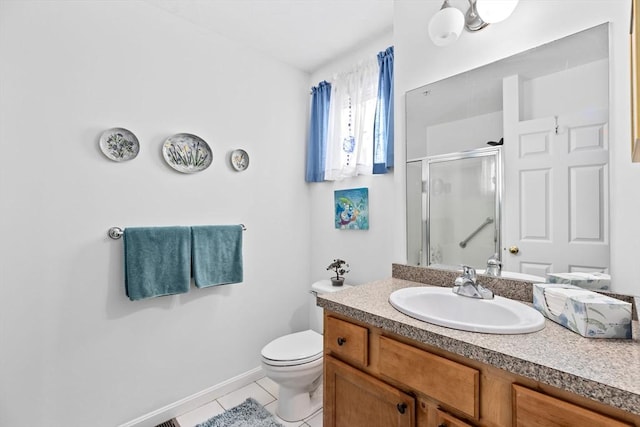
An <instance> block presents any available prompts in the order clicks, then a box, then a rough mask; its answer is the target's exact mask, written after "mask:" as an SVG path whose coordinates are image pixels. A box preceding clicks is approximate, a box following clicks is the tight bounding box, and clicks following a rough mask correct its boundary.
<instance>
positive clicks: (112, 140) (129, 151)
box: [100, 128, 140, 162]
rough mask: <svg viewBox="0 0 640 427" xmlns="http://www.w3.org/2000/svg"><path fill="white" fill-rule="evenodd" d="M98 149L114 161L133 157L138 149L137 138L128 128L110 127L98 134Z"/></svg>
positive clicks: (122, 160)
mask: <svg viewBox="0 0 640 427" xmlns="http://www.w3.org/2000/svg"><path fill="white" fill-rule="evenodd" d="M100 150H102V153H103V154H104V155H105V156H107V158H108V159H111V160H113V161H114V162H124V161H127V160H131V159H135V157H136V156H137V155H138V152H139V151H140V143H139V142H138V138H136V136H135V135H134V134H133V132H131V131H130V130H127V129H124V128H111V129H107V130H105V131H104V132H102V135H100Z"/></svg>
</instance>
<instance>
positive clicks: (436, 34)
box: [429, 0, 519, 46]
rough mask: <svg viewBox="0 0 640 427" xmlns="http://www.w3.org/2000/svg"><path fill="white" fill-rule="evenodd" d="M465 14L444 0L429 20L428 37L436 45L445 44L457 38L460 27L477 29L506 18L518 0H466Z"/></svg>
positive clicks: (447, 0) (470, 29)
mask: <svg viewBox="0 0 640 427" xmlns="http://www.w3.org/2000/svg"><path fill="white" fill-rule="evenodd" d="M468 1H469V9H467V12H466V14H465V15H463V14H462V12H461V11H460V10H458V9H456V8H454V7H451V5H450V4H449V0H444V3H442V8H440V10H439V11H438V13H436V14H435V15H433V17H432V18H431V20H430V21H429V37H430V38H431V41H433V43H434V44H435V45H436V46H446V45H448V44H451V43H453V42H454V41H456V40H457V39H458V37H459V36H460V33H461V32H462V28H463V27H464V28H465V29H466V30H467V31H471V32H474V31H479V30H481V29H483V28H485V27H486V26H487V25H489V24H495V23H497V22H500V21H504V20H505V19H507V18H508V17H509V16H510V15H511V14H512V13H513V11H514V9H515V8H516V6H517V5H518V1H519V0H468Z"/></svg>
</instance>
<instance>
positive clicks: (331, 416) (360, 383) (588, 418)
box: [318, 266, 640, 427]
mask: <svg viewBox="0 0 640 427" xmlns="http://www.w3.org/2000/svg"><path fill="white" fill-rule="evenodd" d="M394 270H395V266H394ZM422 270H425V269H422ZM394 275H395V274H394ZM434 282H437V280H434ZM420 285H421V284H420V283H416V282H415V281H410V280H403V279H399V278H390V279H385V280H380V281H376V282H372V283H369V284H366V285H362V286H356V287H354V288H352V289H348V290H345V291H342V292H339V293H335V294H331V295H324V296H319V297H318V305H320V306H321V307H323V308H324V309H325V322H324V325H325V330H324V351H325V365H324V381H325V382H324V426H325V427H341V426H349V427H357V426H366V427H371V426H407V427H408V426H420V427H442V426H456V427H458V426H496V427H497V426H576V427H582V426H603V427H604V426H607V427H617V426H636V427H640V369H638V368H639V367H640V340H639V338H638V334H639V330H638V322H637V321H634V322H633V323H634V324H633V327H634V335H633V336H634V338H633V339H632V340H594V339H588V338H584V337H581V336H579V335H577V334H575V333H573V332H571V331H569V330H567V329H565V328H563V327H562V326H560V325H557V324H555V323H553V322H551V321H546V325H545V328H544V329H543V330H542V331H539V332H535V333H530V334H520V335H492V334H479V333H473V332H465V331H458V330H454V329H449V328H444V327H440V326H436V325H432V324H429V323H425V322H422V321H419V320H415V319H413V318H411V317H408V316H406V315H404V314H402V313H400V312H399V311H397V310H395V309H394V308H393V307H392V306H391V305H390V304H389V303H388V298H389V295H390V294H391V293H392V292H393V291H395V290H397V289H401V288H405V287H410V286H420ZM526 285H528V286H529V287H530V284H524V283H522V284H521V286H522V287H524V288H526ZM516 293H517V292H516ZM525 295H526V292H525Z"/></svg>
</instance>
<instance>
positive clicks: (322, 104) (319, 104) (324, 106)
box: [305, 81, 331, 182]
mask: <svg viewBox="0 0 640 427" xmlns="http://www.w3.org/2000/svg"><path fill="white" fill-rule="evenodd" d="M330 99H331V84H330V83H328V82H326V81H322V82H320V83H319V84H318V86H315V87H313V88H311V117H310V123H309V139H308V141H307V167H306V173H305V180H306V181H307V182H321V181H324V165H325V161H326V155H327V128H328V123H329V101H330Z"/></svg>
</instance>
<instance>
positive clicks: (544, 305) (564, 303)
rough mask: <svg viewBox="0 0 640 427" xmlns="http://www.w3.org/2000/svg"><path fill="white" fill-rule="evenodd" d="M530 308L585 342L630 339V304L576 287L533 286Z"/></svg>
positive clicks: (559, 285) (540, 284)
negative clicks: (589, 339) (605, 339)
mask: <svg viewBox="0 0 640 427" xmlns="http://www.w3.org/2000/svg"><path fill="white" fill-rule="evenodd" d="M533 306H534V307H535V308H536V309H537V310H538V311H540V312H541V313H542V314H543V315H544V316H545V317H547V318H548V319H551V320H553V321H554V322H556V323H559V324H561V325H562V326H564V327H565V328H567V329H569V330H572V331H573V332H576V333H578V334H580V335H582V336H584V337H588V338H626V339H630V338H631V303H628V302H624V301H620V300H618V299H615V298H611V297H609V296H606V295H602V294H599V293H597V292H593V291H589V290H586V289H583V288H580V287H578V286H573V285H567V284H559V283H534V284H533Z"/></svg>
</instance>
